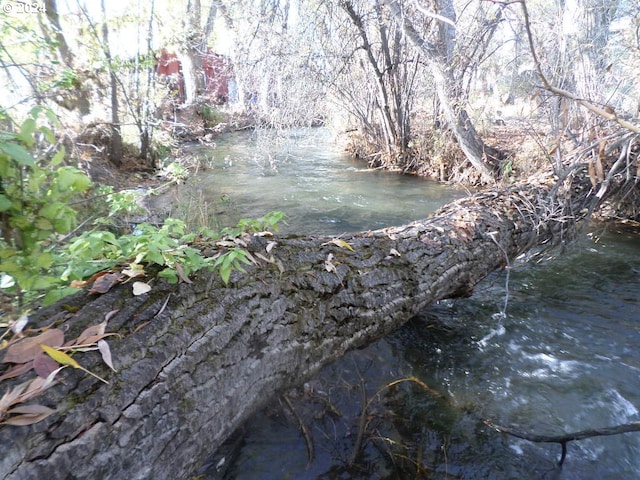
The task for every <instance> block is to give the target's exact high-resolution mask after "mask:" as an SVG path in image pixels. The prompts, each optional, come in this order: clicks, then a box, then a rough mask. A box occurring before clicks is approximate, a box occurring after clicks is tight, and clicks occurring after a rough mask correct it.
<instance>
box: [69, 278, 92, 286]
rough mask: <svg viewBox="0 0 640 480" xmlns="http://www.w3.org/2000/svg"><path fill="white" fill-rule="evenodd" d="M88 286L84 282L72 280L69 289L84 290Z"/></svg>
mask: <svg viewBox="0 0 640 480" xmlns="http://www.w3.org/2000/svg"><path fill="white" fill-rule="evenodd" d="M88 284H89V282H87V281H86V280H72V281H71V283H70V284H69V286H70V287H73V288H84V287H86V286H87V285H88Z"/></svg>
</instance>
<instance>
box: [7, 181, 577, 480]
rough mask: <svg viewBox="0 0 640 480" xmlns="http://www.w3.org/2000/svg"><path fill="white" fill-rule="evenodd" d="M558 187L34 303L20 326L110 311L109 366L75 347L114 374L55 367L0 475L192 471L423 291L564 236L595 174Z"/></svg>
mask: <svg viewBox="0 0 640 480" xmlns="http://www.w3.org/2000/svg"><path fill="white" fill-rule="evenodd" d="M552 188H553V185H552V182H551V181H550V180H548V181H547V184H539V185H538V186H535V185H533V184H532V183H529V184H527V185H521V186H514V187H511V188H509V189H508V190H503V191H500V192H493V193H484V194H478V195H475V196H472V197H469V198H467V199H463V200H459V201H457V202H455V203H452V204H450V205H448V206H445V207H443V208H442V209H441V210H440V211H439V212H438V213H437V214H436V215H435V216H434V217H431V218H428V219H424V220H421V221H418V222H415V223H412V224H409V225H406V226H401V227H393V228H386V229H382V230H377V231H369V232H362V233H358V234H353V235H349V236H343V237H341V239H340V241H335V242H332V239H331V238H326V237H325V238H323V237H307V238H298V237H275V238H263V237H252V238H251V239H250V240H249V244H248V247H247V249H248V250H249V251H251V252H253V254H254V256H256V257H257V253H259V252H262V254H263V255H265V256H266V255H273V257H274V259H275V262H274V263H267V262H261V264H260V265H257V266H253V267H251V268H248V269H247V270H248V271H247V273H240V272H234V273H233V274H232V275H231V280H230V282H229V284H228V285H226V286H225V285H224V284H223V283H222V281H221V280H220V277H219V275H218V274H217V273H201V274H199V275H197V276H194V278H192V280H193V283H192V284H187V283H182V284H179V285H175V286H171V285H168V284H165V283H162V282H158V283H155V284H153V290H152V291H151V292H149V293H147V294H143V295H140V296H133V295H132V293H131V288H130V286H129V285H122V286H119V287H116V288H114V289H112V290H111V291H109V292H108V293H106V294H104V295H102V296H95V295H88V294H86V293H81V294H78V295H76V296H75V297H72V298H71V299H65V301H64V302H61V304H58V305H54V306H52V307H48V308H46V309H43V310H41V311H39V312H36V314H34V315H32V323H31V324H30V325H33V324H37V323H39V324H42V325H45V324H46V325H50V324H51V323H52V322H53V321H54V320H53V319H52V317H53V316H54V315H58V317H57V318H58V323H61V321H62V320H64V322H63V323H64V324H66V325H68V326H69V333H68V336H67V338H71V335H74V334H75V335H78V333H79V332H80V331H81V330H82V329H83V328H85V327H86V326H88V325H95V324H97V323H99V322H101V321H102V320H103V319H104V317H105V314H106V313H107V312H111V311H113V310H117V313H116V314H115V315H114V316H113V317H112V318H111V319H110V320H109V324H108V328H107V331H112V332H113V331H115V332H118V333H119V334H121V335H122V339H121V340H117V339H110V343H111V351H112V353H113V359H114V363H115V367H116V368H117V370H118V373H109V372H108V371H107V369H106V368H105V367H103V366H102V365H101V363H100V362H99V359H98V355H97V353H87V354H83V355H82V356H79V357H77V358H78V361H79V362H80V363H81V364H82V365H83V366H84V367H86V368H88V369H89V370H91V371H94V372H96V373H97V374H99V375H100V376H103V377H106V378H107V379H108V380H109V381H110V384H108V385H106V384H103V383H101V382H99V381H97V380H95V379H94V378H93V377H90V376H88V375H86V374H83V373H82V372H80V371H79V370H71V369H66V370H65V371H63V372H61V373H60V376H61V377H62V382H61V383H60V384H58V385H56V386H54V387H53V388H51V389H50V390H48V391H47V392H46V393H45V394H44V395H43V396H42V397H39V398H38V403H40V404H42V405H48V406H51V407H53V406H57V408H58V413H56V414H54V415H52V416H50V417H48V418H47V419H45V420H44V421H42V422H40V423H37V424H35V425H32V426H28V427H13V426H6V425H5V426H2V427H0V444H1V445H3V455H2V457H0V477H1V478H11V479H20V480H26V479H41V478H92V479H93V478H101V479H122V478H127V479H143V478H145V479H146V478H174V479H179V478H191V477H192V476H193V475H194V472H195V471H196V470H197V468H198V467H199V466H200V465H202V462H203V461H204V460H205V459H206V458H208V457H209V456H210V455H211V454H212V453H213V452H214V451H215V450H216V449H217V448H218V447H219V446H220V445H221V444H222V442H224V440H225V439H226V438H227V437H228V436H229V435H230V434H231V433H232V432H233V431H234V430H235V429H237V428H238V427H239V426H240V425H241V424H242V423H243V422H244V421H245V420H246V419H248V418H249V416H250V415H251V414H252V413H254V412H255V411H257V409H259V408H261V407H262V406H264V405H265V404H266V403H267V402H268V401H269V400H270V399H271V398H272V397H273V396H274V395H277V394H278V393H282V392H284V391H286V390H287V389H290V388H292V387H294V386H296V385H299V384H300V383H301V382H303V381H305V380H306V379H308V378H309V377H310V376H312V375H313V374H314V373H316V372H317V371H318V370H319V369H320V368H321V367H322V366H324V365H325V364H327V363H329V362H331V361H333V360H335V359H337V358H339V357H340V356H341V355H343V354H344V353H345V352H346V351H347V350H349V349H352V348H355V347H360V346H364V345H366V344H368V343H370V342H372V341H374V340H376V339H378V338H381V337H382V336H384V335H386V334H387V333H389V332H391V331H392V330H394V329H395V328H397V327H399V326H400V325H402V324H403V323H404V322H405V321H407V320H408V319H410V318H411V317H412V316H413V315H415V314H416V313H418V312H419V311H421V310H423V309H424V308H425V307H426V306H427V305H428V304H430V303H432V302H434V301H436V300H438V299H443V298H450V297H456V296H463V295H468V294H469V293H470V292H471V291H472V289H473V287H474V285H475V284H476V283H477V282H479V281H480V280H481V279H482V278H484V277H485V276H486V275H488V274H489V273H490V272H492V271H494V270H496V269H499V268H503V267H504V266H505V265H507V264H508V263H509V261H510V259H513V258H515V257H516V256H518V255H519V254H521V253H522V252H524V251H526V250H528V249H530V248H532V247H534V246H536V245H542V244H549V243H553V242H555V241H558V240H563V239H564V238H565V235H566V234H567V233H568V232H567V229H570V228H571V226H572V225H573V224H574V222H575V221H576V220H577V219H576V217H575V215H574V212H579V211H584V209H583V208H582V206H583V205H582V202H581V201H580V199H585V198H586V193H585V192H586V189H587V188H589V186H588V185H587V186H586V187H584V188H578V187H576V186H575V185H574V187H573V188H571V189H569V190H567V192H568V193H567V194H566V195H556V194H555V193H553V191H552V190H551V189H552ZM550 191H551V192H552V193H551V194H550ZM570 195H571V196H570ZM271 241H275V242H277V243H276V245H275V247H273V248H272V249H271V250H270V253H267V252H266V250H265V248H266V246H267V245H268V242H271ZM342 241H345V242H348V243H349V244H350V246H351V247H352V248H353V251H352V250H350V249H349V248H346V246H345V244H344V243H341V242H342ZM212 248H213V247H212ZM62 304H64V306H63V305H62ZM76 307H77V311H76ZM165 307H166V308H165ZM68 311H74V312H75V313H73V314H71V313H65V312H68ZM61 316H64V317H68V318H64V319H61V318H60V317H61ZM23 380H24V379H22V380H21V381H23Z"/></svg>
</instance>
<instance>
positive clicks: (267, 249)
mask: <svg viewBox="0 0 640 480" xmlns="http://www.w3.org/2000/svg"><path fill="white" fill-rule="evenodd" d="M277 244H278V242H269V243H267V246H266V248H265V250H266V251H267V253H271V250H272V249H273V247H275V246H276V245H277Z"/></svg>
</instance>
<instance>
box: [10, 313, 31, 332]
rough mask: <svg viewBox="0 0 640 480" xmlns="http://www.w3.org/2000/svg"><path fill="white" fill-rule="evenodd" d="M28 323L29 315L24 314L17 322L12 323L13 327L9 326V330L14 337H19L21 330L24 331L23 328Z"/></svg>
mask: <svg viewBox="0 0 640 480" xmlns="http://www.w3.org/2000/svg"><path fill="white" fill-rule="evenodd" d="M28 322H29V315H27V314H24V315H22V316H21V317H20V318H19V319H18V320H16V321H15V322H14V323H13V325H11V330H12V331H13V333H15V334H16V335H20V334H21V333H22V330H24V327H26V325H27V323H28Z"/></svg>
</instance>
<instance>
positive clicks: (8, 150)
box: [0, 142, 36, 167]
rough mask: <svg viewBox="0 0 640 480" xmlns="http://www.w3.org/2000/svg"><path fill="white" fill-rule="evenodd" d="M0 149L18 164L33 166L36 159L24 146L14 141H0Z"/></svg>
mask: <svg viewBox="0 0 640 480" xmlns="http://www.w3.org/2000/svg"><path fill="white" fill-rule="evenodd" d="M0 150H2V151H3V152H4V153H5V154H7V155H9V156H10V157H11V158H13V159H14V160H15V161H16V162H18V163H19V164H20V165H25V166H27V167H35V166H36V161H35V159H34V158H33V157H32V156H31V154H30V153H29V152H28V150H27V149H26V148H24V147H23V146H22V145H18V144H16V143H8V142H7V143H0Z"/></svg>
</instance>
